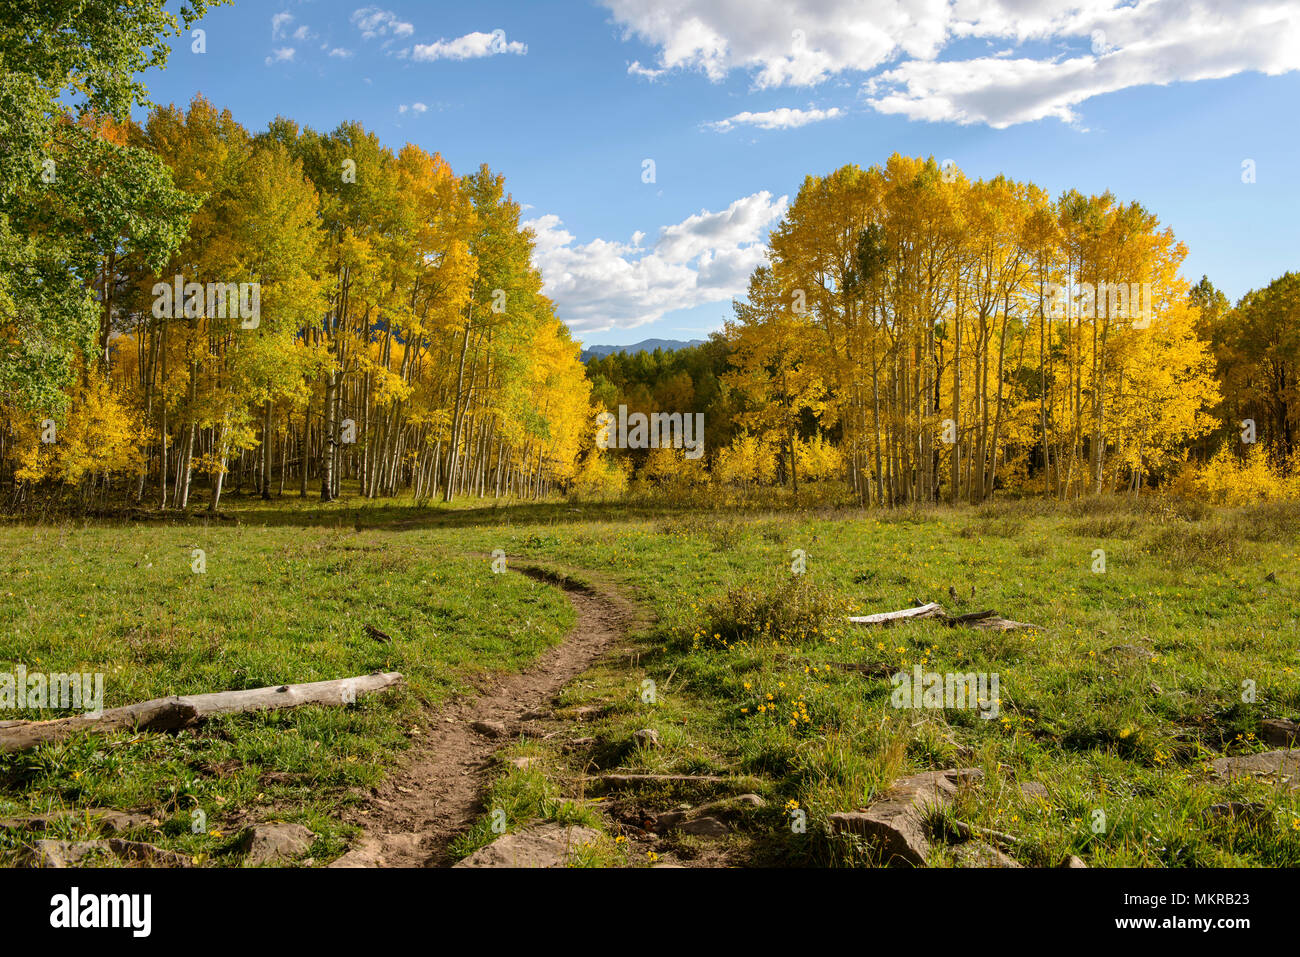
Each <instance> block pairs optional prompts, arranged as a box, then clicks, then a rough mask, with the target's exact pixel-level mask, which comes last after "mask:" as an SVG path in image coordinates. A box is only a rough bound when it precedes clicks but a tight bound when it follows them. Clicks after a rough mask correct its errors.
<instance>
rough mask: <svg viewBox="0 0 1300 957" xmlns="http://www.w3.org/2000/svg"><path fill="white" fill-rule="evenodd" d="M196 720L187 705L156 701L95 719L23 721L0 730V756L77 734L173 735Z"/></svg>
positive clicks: (166, 699)
mask: <svg viewBox="0 0 1300 957" xmlns="http://www.w3.org/2000/svg"><path fill="white" fill-rule="evenodd" d="M197 717H198V715H197V713H196V712H195V709H194V708H193V707H192V706H191V705H187V704H182V703H180V702H179V701H177V700H175V699H171V698H160V699H157V700H154V701H142V702H141V703H139V704H132V705H127V706H126V707H124V708H112V709H110V710H108V711H103V712H100V714H98V715H91V714H78V715H74V716H72V717H70V718H55V719H54V720H53V721H25V722H23V723H21V724H12V725H10V726H9V727H6V728H0V752H4V751H26V750H27V749H28V748H35V747H39V746H40V745H42V744H50V743H52V742H55V741H62V740H63V739H64V738H70V737H72V735H74V734H77V733H78V732H81V731H173V730H175V729H176V728H183V727H185V726H186V725H187V724H191V723H193V722H194V720H195V718H197Z"/></svg>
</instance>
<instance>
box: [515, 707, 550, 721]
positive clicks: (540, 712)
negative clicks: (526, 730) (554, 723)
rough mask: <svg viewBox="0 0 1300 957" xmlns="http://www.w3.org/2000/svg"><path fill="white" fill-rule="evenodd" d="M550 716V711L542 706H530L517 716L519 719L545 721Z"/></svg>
mask: <svg viewBox="0 0 1300 957" xmlns="http://www.w3.org/2000/svg"><path fill="white" fill-rule="evenodd" d="M550 716H551V712H549V711H546V710H544V709H542V708H531V709H529V710H528V711H525V712H524V713H523V714H521V715H520V716H519V720H520V721H545V720H546V719H547V718H549V717H550Z"/></svg>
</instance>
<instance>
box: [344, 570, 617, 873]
mask: <svg viewBox="0 0 1300 957" xmlns="http://www.w3.org/2000/svg"><path fill="white" fill-rule="evenodd" d="M515 570H516V571H519V572H522V573H523V574H526V575H529V576H531V577H534V578H538V579H541V580H544V581H548V582H553V583H555V584H558V585H559V586H560V587H562V588H564V589H565V591H566V592H567V594H568V596H569V600H570V601H571V602H572V603H573V607H574V610H575V611H576V612H577V614H578V622H577V624H576V625H575V626H574V628H573V630H572V631H571V632H570V633H569V635H568V637H566V638H565V640H564V641H563V643H561V644H559V645H556V646H555V647H554V648H549V649H547V650H546V651H545V652H543V654H542V656H541V657H540V658H539V659H538V661H537V662H536V663H535V664H533V665H532V666H531V667H529V668H528V669H526V670H525V671H522V672H520V673H519V674H516V675H511V676H509V677H506V678H503V679H502V680H501V681H499V682H497V683H496V684H495V685H494V686H493V687H491V688H489V689H487V690H485V691H484V692H483V693H482V694H481V695H479V696H478V697H475V698H469V699H460V700H458V701H455V702H453V703H451V704H449V705H448V706H446V707H445V708H443V709H442V710H441V711H439V712H437V713H436V714H434V715H433V716H432V718H431V719H430V723H429V729H428V732H427V733H425V734H423V735H421V736H420V737H419V738H418V739H417V742H418V743H414V744H413V745H412V747H411V750H410V751H408V752H406V755H405V757H404V760H403V761H402V764H401V765H400V766H399V768H398V769H397V770H396V771H395V772H394V773H393V774H391V775H390V776H389V777H388V779H387V780H386V781H385V782H384V783H383V784H382V785H381V786H380V787H379V788H378V789H377V790H376V792H375V794H374V797H373V798H372V799H371V801H370V802H369V803H368V804H367V805H366V806H365V807H363V808H360V809H358V810H356V811H353V812H351V813H350V814H349V815H348V820H349V822H350V823H354V824H358V825H360V826H361V827H362V828H363V829H364V831H365V836H364V837H363V838H362V839H361V840H359V841H358V842H357V843H356V844H355V845H354V846H353V848H352V849H351V850H349V851H348V852H347V853H346V854H344V855H343V856H342V857H341V858H339V859H338V860H337V861H335V862H334V863H333V864H332V865H331V866H332V867H447V866H450V865H451V864H454V863H455V861H454V860H452V858H451V857H450V855H449V853H448V847H449V845H450V844H451V842H452V841H453V840H454V839H455V838H456V837H458V836H459V835H460V834H461V833H463V832H464V831H466V830H467V829H468V828H469V827H470V826H471V825H472V824H473V823H474V821H475V820H476V819H477V818H478V816H479V815H480V814H481V813H482V811H483V806H482V803H481V796H482V794H483V791H484V789H485V786H486V784H487V782H488V779H489V778H490V776H491V771H492V767H493V764H494V762H493V755H494V754H495V753H496V752H497V751H498V750H499V749H500V748H501V747H503V746H504V745H505V744H506V743H508V742H509V741H510V740H511V739H513V737H514V734H515V732H516V730H517V729H518V726H519V723H520V719H521V717H522V716H523V715H524V714H525V713H527V712H529V711H532V710H535V709H537V708H538V707H540V706H542V705H544V704H547V703H548V702H550V701H551V700H552V699H553V698H554V697H555V695H556V693H557V692H558V691H559V690H560V689H561V688H563V687H564V685H566V684H568V682H569V681H571V680H572V679H573V678H574V677H576V676H577V675H579V674H581V673H582V672H583V671H586V670H587V669H588V668H589V667H591V665H592V664H593V663H594V662H595V661H596V659H597V658H599V657H600V656H601V655H602V654H604V653H605V652H607V651H609V650H610V649H611V648H613V646H614V645H616V644H617V643H618V642H619V641H620V640H621V639H623V638H624V637H625V636H626V634H627V632H628V630H629V629H630V628H631V627H632V625H633V624H634V622H636V621H637V618H638V616H637V612H636V609H635V608H634V606H632V605H631V604H630V603H628V602H627V601H625V600H623V599H621V598H619V597H618V596H616V595H614V594H611V593H607V592H603V591H595V590H592V589H590V588H587V587H586V586H583V585H580V584H578V583H576V582H573V581H572V580H570V579H568V578H567V577H564V576H561V575H556V574H555V573H553V572H550V571H548V570H545V569H541V568H535V567H527V566H517V567H516V569H515ZM476 724H478V725H479V726H480V728H483V727H492V726H503V727H504V728H505V729H506V734H505V735H494V734H493V735H489V734H485V733H484V732H483V731H482V730H476V729H475V727H474V726H475V725H476Z"/></svg>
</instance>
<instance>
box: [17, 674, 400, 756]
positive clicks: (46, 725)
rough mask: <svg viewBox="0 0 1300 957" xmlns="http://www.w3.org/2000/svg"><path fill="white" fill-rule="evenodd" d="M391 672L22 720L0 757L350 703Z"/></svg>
mask: <svg viewBox="0 0 1300 957" xmlns="http://www.w3.org/2000/svg"><path fill="white" fill-rule="evenodd" d="M402 680H403V679H402V676H401V675H400V674H399V673H397V672H395V671H392V672H376V673H375V674H372V675H360V676H358V677H355V678H336V679H334V680H332V681H313V682H310V683H308V684H301V685H278V686H274V687H267V688H250V689H248V690H245V691H217V692H213V693H210V694H195V695H181V696H178V697H173V698H155V699H153V700H152V701H142V702H140V703H138V704H130V705H126V706H125V707H121V708H110V709H108V710H106V711H103V712H100V713H99V714H98V715H94V714H79V715H74V716H73V717H70V718H56V719H54V720H53V721H27V722H23V723H21V724H11V725H10V726H9V727H4V728H0V752H5V751H22V750H26V749H27V748H34V747H37V746H38V745H42V744H49V743H51V742H54V741H61V740H63V739H64V738H67V737H70V736H72V735H74V734H77V733H78V732H81V731H122V730H132V731H174V730H176V729H177V728H183V727H186V726H188V725H191V724H193V723H194V722H195V721H197V720H200V719H203V718H208V717H211V716H212V715H216V714H234V713H236V712H244V711H271V710H275V709H279V708H296V707H298V706H300V705H305V704H319V705H347V704H354V703H355V702H356V700H357V698H359V697H360V696H361V695H364V694H372V693H374V692H376V691H382V690H383V689H385V688H390V687H392V686H393V685H397V684H400V683H401V682H402Z"/></svg>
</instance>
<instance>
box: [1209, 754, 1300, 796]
mask: <svg viewBox="0 0 1300 957" xmlns="http://www.w3.org/2000/svg"><path fill="white" fill-rule="evenodd" d="M1210 767H1211V768H1213V769H1214V773H1215V774H1217V775H1218V776H1219V777H1225V778H1238V777H1266V778H1267V777H1276V778H1277V779H1278V780H1279V781H1280V782H1282V783H1284V784H1285V785H1286V789H1287V790H1288V791H1296V790H1300V750H1295V749H1293V750H1290V751H1264V752H1261V753H1259V754H1243V755H1239V756H1237V757H1232V758H1219V759H1218V760H1217V761H1212V762H1210Z"/></svg>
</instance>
